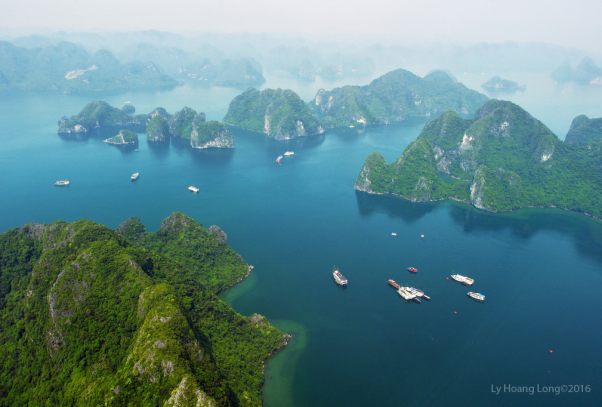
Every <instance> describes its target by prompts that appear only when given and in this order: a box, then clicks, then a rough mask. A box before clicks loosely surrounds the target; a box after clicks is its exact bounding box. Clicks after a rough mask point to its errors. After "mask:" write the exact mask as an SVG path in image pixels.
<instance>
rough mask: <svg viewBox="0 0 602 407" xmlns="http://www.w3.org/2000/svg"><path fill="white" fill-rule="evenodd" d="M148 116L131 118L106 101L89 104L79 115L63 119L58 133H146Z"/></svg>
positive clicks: (59, 124) (67, 134)
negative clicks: (120, 131) (103, 131)
mask: <svg viewBox="0 0 602 407" xmlns="http://www.w3.org/2000/svg"><path fill="white" fill-rule="evenodd" d="M145 126H146V115H137V116H131V115H129V114H127V113H125V112H124V111H123V110H122V109H118V108H116V107H113V106H111V105H110V104H108V103H107V102H104V101H101V100H99V101H95V102H90V103H88V104H87V105H86V106H85V107H84V108H83V109H82V110H81V112H79V114H77V115H75V116H71V117H70V118H67V117H65V116H64V117H62V118H61V119H60V120H59V122H58V133H59V134H62V135H66V136H74V135H75V136H76V135H90V134H92V133H93V132H95V131H101V130H113V131H114V130H120V129H127V130H132V131H144V128H145Z"/></svg>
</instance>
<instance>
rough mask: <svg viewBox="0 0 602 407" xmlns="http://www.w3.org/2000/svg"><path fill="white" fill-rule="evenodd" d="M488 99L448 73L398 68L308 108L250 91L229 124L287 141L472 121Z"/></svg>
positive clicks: (276, 94)
mask: <svg viewBox="0 0 602 407" xmlns="http://www.w3.org/2000/svg"><path fill="white" fill-rule="evenodd" d="M486 100H487V97H486V96H484V95H482V94H480V93H478V92H476V91H474V90H471V89H468V88H466V87H465V86H464V85H462V84H461V83H459V82H457V81H455V80H454V79H453V78H452V77H451V76H449V75H448V74H446V73H444V72H442V71H435V72H432V73H430V74H429V75H427V76H425V77H424V78H421V77H419V76H417V75H414V74H413V73H411V72H409V71H406V70H403V69H398V70H395V71H392V72H389V73H387V74H385V75H383V76H381V77H379V78H377V79H375V80H374V81H372V82H371V83H370V84H369V85H366V86H344V87H341V88H335V89H332V90H330V91H327V90H323V89H322V90H320V91H319V92H318V93H317V95H316V97H315V98H314V99H313V100H312V101H310V102H308V103H304V102H303V101H302V100H301V98H300V97H299V96H298V95H297V94H296V93H294V92H293V91H291V90H282V89H275V90H274V89H266V90H263V91H258V90H255V89H250V90H248V91H246V92H244V93H243V94H241V95H239V96H237V97H236V98H234V100H233V101H232V102H231V103H230V107H229V109H228V113H227V114H226V117H225V118H224V121H225V122H226V123H228V124H231V125H233V126H237V127H240V128H243V129H245V130H250V131H254V132H261V133H264V134H265V135H267V136H268V137H271V138H275V139H278V140H284V139H291V138H295V137H302V136H310V135H315V134H322V133H323V132H324V131H325V130H326V129H332V128H339V127H355V126H360V127H361V126H367V125H378V124H391V123H398V122H402V121H404V120H407V119H410V118H418V117H420V118H424V117H431V116H435V115H437V114H439V113H441V112H444V111H446V110H449V109H455V110H457V111H458V112H460V113H461V114H462V115H465V116H469V115H471V114H473V113H474V112H475V111H476V110H477V109H478V108H479V106H481V105H482V104H483V103H484V102H485V101H486Z"/></svg>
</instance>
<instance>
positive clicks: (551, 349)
mask: <svg viewBox="0 0 602 407" xmlns="http://www.w3.org/2000/svg"><path fill="white" fill-rule="evenodd" d="M554 352H556V351H555V350H554V348H550V349H548V353H554Z"/></svg>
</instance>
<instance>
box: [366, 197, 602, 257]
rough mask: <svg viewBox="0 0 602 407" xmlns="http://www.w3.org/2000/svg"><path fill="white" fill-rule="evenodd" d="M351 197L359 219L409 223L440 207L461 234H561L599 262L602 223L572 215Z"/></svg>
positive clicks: (393, 198) (552, 211)
mask: <svg viewBox="0 0 602 407" xmlns="http://www.w3.org/2000/svg"><path fill="white" fill-rule="evenodd" d="M355 196H356V201H357V206H358V211H359V214H360V215H361V216H362V217H368V216H371V215H373V214H376V213H383V214H386V215H388V216H389V217H391V218H396V219H402V220H403V221H404V222H405V223H407V224H411V223H414V222H416V221H417V220H419V219H420V218H422V217H424V216H425V215H427V214H429V213H431V212H433V211H434V210H436V209H439V208H443V209H445V210H446V211H447V213H448V214H449V216H450V218H451V219H452V220H453V221H454V222H455V223H456V224H457V225H459V226H460V227H462V230H463V231H464V232H465V233H479V232H485V233H491V232H500V231H504V230H509V231H510V232H511V233H512V234H513V235H514V236H516V237H518V238H522V239H530V238H531V237H533V236H535V235H536V234H538V233H540V232H544V231H551V232H556V233H561V234H565V235H567V236H570V237H571V239H572V240H573V242H574V244H575V247H576V248H577V250H578V251H579V253H581V254H583V255H586V256H588V257H590V258H592V259H595V260H596V261H597V262H599V263H602V251H601V250H600V247H602V222H599V221H596V220H594V219H592V218H589V217H587V216H585V215H582V214H578V213H575V212H569V211H564V210H561V209H553V208H529V209H520V210H517V211H513V212H504V213H492V212H486V211H483V210H480V209H477V208H474V207H472V206H469V205H466V204H462V203H459V202H453V201H441V202H411V201H408V200H405V199H402V198H398V197H394V196H387V195H372V194H368V193H365V192H359V191H356V194H355Z"/></svg>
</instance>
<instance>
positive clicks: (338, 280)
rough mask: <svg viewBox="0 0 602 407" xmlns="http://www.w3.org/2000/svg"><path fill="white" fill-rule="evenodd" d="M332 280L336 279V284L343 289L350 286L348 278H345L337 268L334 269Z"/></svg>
mask: <svg viewBox="0 0 602 407" xmlns="http://www.w3.org/2000/svg"><path fill="white" fill-rule="evenodd" d="M332 278H334V282H335V283H337V284H338V285H340V286H341V287H347V284H349V281H348V280H347V277H345V276H344V275H343V273H341V272H340V271H339V269H338V268H337V267H336V266H335V267H333V268H332Z"/></svg>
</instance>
